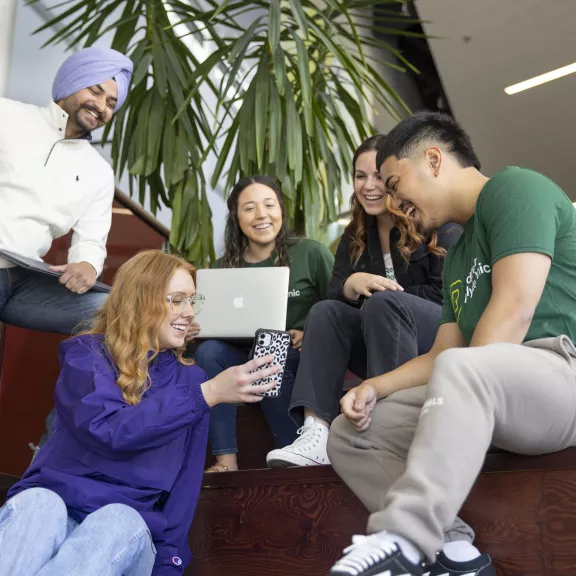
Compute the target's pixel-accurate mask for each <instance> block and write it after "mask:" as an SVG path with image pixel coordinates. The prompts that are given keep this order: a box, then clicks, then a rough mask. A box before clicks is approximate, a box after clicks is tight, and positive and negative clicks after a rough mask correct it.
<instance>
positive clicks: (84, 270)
mask: <svg viewBox="0 0 576 576" xmlns="http://www.w3.org/2000/svg"><path fill="white" fill-rule="evenodd" d="M49 269H50V270H52V271H53V272H62V276H60V284H63V285H64V286H66V288H68V290H70V291H71V292H76V294H84V293H85V292H88V290H90V288H92V286H94V284H96V269H95V268H94V266H92V264H89V263H88V262H76V263H74V264H62V265H61V266H50V268H49Z"/></svg>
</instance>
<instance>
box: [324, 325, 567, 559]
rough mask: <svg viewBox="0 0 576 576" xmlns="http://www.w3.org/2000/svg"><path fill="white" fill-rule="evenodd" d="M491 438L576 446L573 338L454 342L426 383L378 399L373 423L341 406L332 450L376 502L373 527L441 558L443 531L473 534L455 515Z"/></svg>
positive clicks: (508, 444)
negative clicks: (349, 416) (363, 423)
mask: <svg viewBox="0 0 576 576" xmlns="http://www.w3.org/2000/svg"><path fill="white" fill-rule="evenodd" d="M491 444H492V445H494V446H496V447H498V448H501V449H504V450H507V451H510V452H516V453H519V454H531V455H533V454H546V453H549V452H556V451H558V450H563V449H564V448H568V447H570V446H576V348H575V347H574V345H573V343H572V342H571V340H570V339H569V338H567V337H566V336H560V337H558V338H546V339H542V340H535V341H533V342H529V343H525V344H524V345H516V344H492V345H489V346H483V347H478V348H456V349H452V350H447V351H445V352H443V353H442V354H440V355H439V356H438V358H437V359H436V362H435V364H434V369H433V371H432V375H431V378H430V381H429V383H428V385H427V386H420V387H417V388H412V389H408V390H402V391H400V392H396V393H394V394H391V395H390V396H388V397H387V398H385V399H384V400H381V401H380V402H378V403H377V404H376V407H375V408H374V413H373V416H372V424H371V426H370V428H369V429H368V430H367V431H366V432H362V433H358V432H356V430H355V429H354V427H353V426H352V425H351V424H350V423H349V422H348V421H347V420H346V419H345V418H344V417H343V416H339V417H338V418H337V419H336V420H335V421H334V423H333V424H332V427H331V429H330V437H329V441H328V455H329V457H330V461H331V462H332V464H333V466H334V468H335V470H336V471H337V472H338V474H339V475H340V476H341V477H342V479H343V480H344V481H345V482H346V483H347V484H348V486H349V487H350V488H351V489H352V490H353V491H354V493H355V494H356V495H357V496H358V497H359V498H360V500H361V501H362V502H363V503H364V504H365V505H366V507H367V508H368V510H369V511H370V512H372V514H371V516H370V519H369V522H368V532H371V533H373V532H379V531H381V530H388V531H390V532H395V533H397V534H399V535H402V536H404V537H405V538H407V539H409V540H411V541H412V542H414V544H416V545H417V546H418V548H420V550H421V551H422V552H423V553H424V555H425V556H426V558H427V559H428V560H429V561H433V560H434V558H435V555H436V552H437V551H438V550H439V549H441V548H442V545H443V542H444V541H449V540H472V539H473V537H474V533H473V532H472V530H471V529H470V528H469V527H468V526H467V525H466V524H465V523H464V522H462V521H461V520H459V519H458V518H457V517H456V515H457V514H458V511H459V510H460V508H461V506H462V504H463V503H464V501H465V500H466V497H467V496H468V493H469V492H470V490H471V488H472V486H473V484H474V481H475V480H476V477H477V476H478V474H479V472H480V470H481V468H482V464H483V462H484V458H485V455H486V452H487V451H488V448H489V447H490V445H491Z"/></svg>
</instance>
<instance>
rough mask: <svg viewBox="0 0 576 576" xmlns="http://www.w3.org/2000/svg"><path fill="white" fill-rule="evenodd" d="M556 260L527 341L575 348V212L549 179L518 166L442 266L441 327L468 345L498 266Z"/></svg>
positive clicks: (485, 195)
mask: <svg viewBox="0 0 576 576" xmlns="http://www.w3.org/2000/svg"><path fill="white" fill-rule="evenodd" d="M522 252H536V253H540V254H546V255H548V256H550V257H551V258H552V264H551V267H550V272H549V274H548V279H547V280H546V284H545V286H544V291H543V293H542V297H541V299H540V302H539V303H538V306H537V307H536V311H535V314H534V317H533V319H532V323H531V325H530V329H529V330H528V334H527V335H526V338H525V341H529V340H535V339H537V338H546V337H553V336H559V335H561V334H565V335H567V336H569V337H570V338H571V339H572V341H573V342H576V210H575V209H574V207H573V206H572V203H571V202H570V200H569V199H568V197H567V196H566V194H564V192H563V191H562V190H561V189H560V188H559V187H558V186H557V185H556V184H555V183H554V182H552V180H550V179H549V178H546V176H543V175H542V174H539V173H538V172H533V171H532V170H526V169H524V168H518V167H516V166H510V167H508V168H505V169H504V170H502V171H500V172H498V173H497V174H495V175H494V176H493V177H492V178H490V180H488V182H486V184H485V185H484V188H483V189H482V191H481V192H480V195H479V196H478V202H477V204H476V211H475V212H474V215H473V216H472V218H470V220H468V222H467V223H466V224H465V225H464V234H462V236H461V237H460V239H459V241H458V242H457V243H456V244H455V245H454V246H453V247H452V248H451V249H450V250H449V252H448V255H447V256H446V261H445V263H444V302H443V310H442V323H443V324H445V323H449V322H458V326H459V328H460V331H461V332H462V334H463V336H464V338H465V339H466V342H467V343H468V344H469V343H470V340H471V339H472V335H473V334H474V329H475V328H476V324H477V323H478V321H479V320H480V317H481V316H482V313H483V312H484V310H485V308H486V306H487V305H488V302H489V300H490V297H491V295H492V266H493V265H494V263H495V262H497V261H498V260H500V259H501V258H505V257H506V256H510V255H511V254H519V253H522Z"/></svg>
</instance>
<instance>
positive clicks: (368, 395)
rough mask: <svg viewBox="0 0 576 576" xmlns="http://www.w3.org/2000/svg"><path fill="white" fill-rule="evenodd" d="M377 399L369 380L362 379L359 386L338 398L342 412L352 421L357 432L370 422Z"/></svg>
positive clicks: (366, 428)
mask: <svg viewBox="0 0 576 576" xmlns="http://www.w3.org/2000/svg"><path fill="white" fill-rule="evenodd" d="M377 400H378V395H377V393H376V388H375V387H374V386H373V385H372V383H371V382H370V380H364V382H362V384H360V386H356V388H352V389H351V390H349V391H348V393H347V394H346V395H345V396H344V397H343V398H342V400H340V407H341V408H342V414H344V416H345V417H346V418H347V419H348V420H350V422H352V424H353V425H354V427H355V428H356V430H358V432H364V431H365V430H368V427H369V426H370V424H371V423H372V418H371V416H370V415H371V414H372V410H374V406H376V402H377Z"/></svg>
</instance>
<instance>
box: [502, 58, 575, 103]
mask: <svg viewBox="0 0 576 576" xmlns="http://www.w3.org/2000/svg"><path fill="white" fill-rule="evenodd" d="M574 73H576V62H574V64H568V66H564V67H562V68H558V69H557V70H552V72H546V74H540V76H535V77H534V78H530V79H529V80H524V82H520V83H519V84H514V85H512V86H508V88H504V92H506V94H510V95H512V94H517V93H518V92H523V91H524V90H529V89H530V88H535V87H536V86H540V84H545V83H546V82H552V80H558V78H563V77H564V76H568V74H574Z"/></svg>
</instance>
